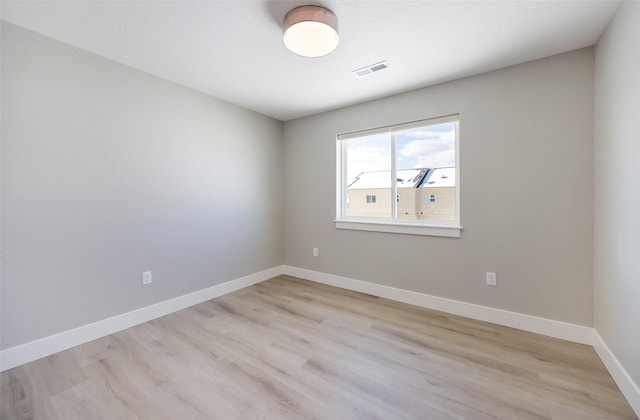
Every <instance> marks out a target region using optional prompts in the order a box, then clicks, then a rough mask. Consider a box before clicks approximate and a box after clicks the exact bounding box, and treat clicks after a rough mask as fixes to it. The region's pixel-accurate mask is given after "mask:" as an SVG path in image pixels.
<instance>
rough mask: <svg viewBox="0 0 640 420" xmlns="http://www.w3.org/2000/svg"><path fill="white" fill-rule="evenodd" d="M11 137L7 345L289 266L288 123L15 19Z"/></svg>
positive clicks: (6, 105) (7, 147)
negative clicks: (146, 276) (285, 204)
mask: <svg viewBox="0 0 640 420" xmlns="http://www.w3.org/2000/svg"><path fill="white" fill-rule="evenodd" d="M1 135H2V209H1V210H2V301H1V304H2V336H1V340H2V348H9V347H12V346H15V345H18V344H22V343H25V342H28V341H31V340H34V339H37V338H41V337H44V336H48V335H51V334H54V333H57V332H60V331H64V330H68V329H70V328H74V327H77V326H80V325H84V324H87V323H90V322H92V321H97V320H100V319H104V318H106V317H109V316H113V315H117V314H120V313H123V312H127V311H130V310H133V309H136V308H140V307H143V306H146V305H149V304H153V303H155V302H159V301H163V300H166V299H169V298H172V297H175V296H179V295H182V294H185V293H188V292H192V291H195V290H199V289H203V288H206V287H208V286H212V285H215V284H218V283H221V282H224V281H228V280H232V279H235V278H238V277H241V276H244V275H247V274H251V273H255V272H258V271H261V270H264V269H267V268H271V267H274V266H277V265H281V264H282V262H283V255H282V249H283V242H282V237H283V225H282V213H283V209H282V195H283V192H282V169H281V168H282V146H283V143H282V123H281V122H278V121H275V120H272V119H270V118H267V117H264V116H262V115H259V114H256V113H254V112H250V111H248V110H245V109H242V108H239V107H236V106H233V105H230V104H228V103H225V102H222V101H220V100H217V99H214V98H211V97H209V96H206V95H203V94H200V93H197V92H195V91H192V90H189V89H186V88H184V87H181V86H178V85H176V84H173V83H170V82H167V81H165V80H162V79H159V78H156V77H153V76H150V75H148V74H145V73H142V72H139V71H136V70H133V69H131V68H128V67H125V66H123V65H121V64H118V63H115V62H112V61H109V60H106V59H104V58H100V57H98V56H95V55H92V54H89V53H87V52H84V51H82V50H79V49H76V48H73V47H71V46H68V45H65V44H62V43H59V42H56V41H54V40H51V39H49V38H45V37H43V36H40V35H38V34H35V33H33V32H29V31H26V30H24V29H21V28H19V27H17V26H14V25H11V24H9V23H6V22H3V23H2V131H1ZM144 270H153V279H154V282H153V284H152V285H150V286H145V287H143V286H142V284H141V278H142V271H144Z"/></svg>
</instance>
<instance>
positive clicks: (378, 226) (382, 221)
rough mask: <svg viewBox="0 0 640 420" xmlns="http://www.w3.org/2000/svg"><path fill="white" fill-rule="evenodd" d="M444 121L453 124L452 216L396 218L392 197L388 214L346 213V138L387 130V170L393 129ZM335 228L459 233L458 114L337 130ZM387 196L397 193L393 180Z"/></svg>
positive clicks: (398, 129) (435, 233)
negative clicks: (454, 200)
mask: <svg viewBox="0 0 640 420" xmlns="http://www.w3.org/2000/svg"><path fill="white" fill-rule="evenodd" d="M448 122H454V123H455V124H456V139H455V148H456V152H455V154H456V163H455V164H456V210H455V213H456V215H455V220H452V221H449V220H439V221H435V220H427V221H422V220H399V219H397V201H395V200H392V208H391V218H388V219H387V218H364V217H348V216H346V214H347V162H346V161H347V159H346V153H347V152H346V150H347V149H346V141H345V140H349V139H354V138H358V137H363V136H368V135H374V134H381V133H390V134H391V142H392V143H391V171H392V173H395V170H396V167H395V165H396V157H395V149H396V139H395V134H394V133H395V132H397V131H402V130H407V129H411V128H417V127H424V126H428V125H437V124H443V123H448ZM336 143H337V146H336V168H337V174H336V220H335V223H336V228H337V229H349V230H365V231H373V232H388V233H401V234H410V235H429V236H445V237H450V238H459V237H460V236H461V231H462V226H461V224H460V189H461V185H462V184H461V179H460V115H459V114H454V115H447V116H443V117H437V118H429V119H425V120H420V121H413V122H409V123H403V124H395V125H392V126H386V127H379V128H373V129H368V130H360V131H354V132H349V133H344V134H339V135H338V136H337V138H336ZM391 185H392V187H391V197H394V196H396V195H397V194H398V191H397V185H396V183H394V182H392V183H391Z"/></svg>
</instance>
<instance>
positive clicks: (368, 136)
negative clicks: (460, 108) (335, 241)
mask: <svg viewBox="0 0 640 420" xmlns="http://www.w3.org/2000/svg"><path fill="white" fill-rule="evenodd" d="M458 125H459V122H458V116H452V117H443V118H438V119H433V120H425V121H419V122H414V123H410V124H402V125H397V126H393V127H386V128H381V129H373V130H367V131H363V132H358V133H351V134H345V135H340V136H338V148H339V153H340V166H341V167H340V171H339V174H338V178H339V180H338V185H339V188H340V192H339V197H340V205H339V209H338V220H345V221H349V220H352V221H366V220H369V221H375V222H389V223H403V224H416V225H432V226H440V225H442V226H457V225H458V223H459V220H458V219H459V208H458V206H459V203H458V190H457V189H458V183H457V179H458V168H457V166H456V153H457V145H458ZM371 197H375V200H372V199H371ZM392 197H395V200H393V199H392ZM436 197H437V199H436Z"/></svg>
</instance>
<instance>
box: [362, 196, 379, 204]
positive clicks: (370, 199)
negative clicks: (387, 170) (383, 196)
mask: <svg viewBox="0 0 640 420" xmlns="http://www.w3.org/2000/svg"><path fill="white" fill-rule="evenodd" d="M365 200H366V201H367V204H378V196H377V195H376V194H367V195H366V198H365Z"/></svg>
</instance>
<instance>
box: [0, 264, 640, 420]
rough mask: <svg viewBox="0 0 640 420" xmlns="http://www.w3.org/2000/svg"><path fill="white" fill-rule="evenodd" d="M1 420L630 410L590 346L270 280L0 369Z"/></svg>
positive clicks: (569, 414) (588, 414)
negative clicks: (0, 384)
mask: <svg viewBox="0 0 640 420" xmlns="http://www.w3.org/2000/svg"><path fill="white" fill-rule="evenodd" d="M0 380H1V383H2V389H1V397H2V408H1V415H2V419H3V420H13V419H56V420H73V419H83V420H85V419H91V420H93V419H109V420H113V419H151V420H159V419H168V420H188V419H385V420H389V419H474V420H475V419H581V420H584V419H635V418H636V416H635V415H634V413H633V411H632V410H631V408H630V406H629V404H628V403H627V402H626V401H625V399H624V397H623V396H622V394H621V393H620V391H619V390H618V388H617V387H616V385H615V383H614V382H613V380H612V378H611V376H610V375H609V374H608V372H607V371H606V369H605V367H604V366H603V364H602V363H601V362H600V360H599V359H598V357H597V356H596V354H595V352H594V350H593V349H592V348H591V347H589V346H584V345H579V344H575V343H569V342H566V341H562V340H557V339H553V338H549V337H545V336H541V335H537V334H532V333H527V332H523V331H519V330H515V329H511V328H506V327H500V326H496V325H493V324H488V323H484V322H480V321H474V320H470V319H467V318H462V317H458V316H453V315H448V314H445V313H442V312H436V311H431V310H427V309H423V308H418V307H415V306H411V305H406V304H402V303H397V302H393V301H389V300H386V299H381V298H377V297H374V296H369V295H365V294H361V293H355V292H351V291H347V290H342V289H338V288H334V287H330V286H325V285H320V284H316V283H311V282H307V281H303V280H299V279H296V278H293V277H288V276H280V277H277V278H274V279H271V280H269V281H266V282H263V283H260V284H257V285H254V286H251V287H248V288H246V289H243V290H240V291H238V292H235V293H232V294H229V295H226V296H223V297H220V298H217V299H214V300H211V301H208V302H205V303H202V304H200V305H196V306H194V307H191V308H188V309H185V310H182V311H180V312H176V313H174V314H171V315H168V316H165V317H162V318H158V319H156V320H154V321H150V322H147V323H145V324H141V325H139V326H136V327H133V328H130V329H128V330H125V331H121V332H119V333H116V334H113V335H110V336H108V337H104V338H102V339H99V340H95V341H92V342H90V343H87V344H84V345H81V346H78V347H74V348H72V349H69V350H67V351H64V352H61V353H58V354H55V355H53V356H49V357H46V358H44V359H41V360H38V361H35V362H32V363H29V364H26V365H23V366H20V367H17V368H14V369H12V370H9V371H6V372H4V373H2V374H1V375H0Z"/></svg>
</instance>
